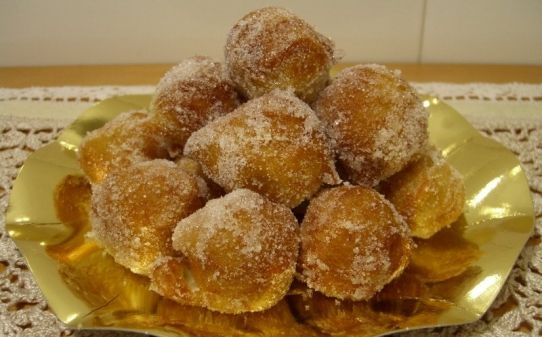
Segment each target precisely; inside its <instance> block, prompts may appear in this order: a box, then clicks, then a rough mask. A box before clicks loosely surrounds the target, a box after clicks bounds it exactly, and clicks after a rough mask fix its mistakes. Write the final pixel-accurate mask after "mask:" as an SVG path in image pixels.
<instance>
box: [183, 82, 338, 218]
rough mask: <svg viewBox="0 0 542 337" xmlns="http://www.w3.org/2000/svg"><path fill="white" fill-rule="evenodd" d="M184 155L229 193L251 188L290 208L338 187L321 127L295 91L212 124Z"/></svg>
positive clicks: (253, 102) (265, 99)
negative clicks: (326, 188) (324, 187)
mask: <svg viewBox="0 0 542 337" xmlns="http://www.w3.org/2000/svg"><path fill="white" fill-rule="evenodd" d="M184 154H185V155H186V156H189V157H191V158H193V159H195V160H197V161H198V162H199V163H200V164H201V165H202V168H203V171H204V173H205V175H207V176H208V177H210V178H211V179H213V180H214V181H215V182H216V183H218V184H219V185H220V186H222V187H223V188H224V189H225V190H226V191H232V190H234V189H236V188H249V189H251V190H254V191H256V192H259V193H261V194H263V195H265V196H266V197H268V198H269V199H271V200H273V201H275V202H280V203H282V204H285V205H287V206H288V207H291V208H293V207H295V206H297V205H299V204H300V203H301V202H302V201H303V200H304V199H307V198H309V197H310V196H311V195H312V194H314V193H315V192H316V191H317V190H318V189H319V188H320V186H321V185H322V184H323V183H327V184H336V183H338V182H339V178H338V176H337V173H336V172H335V166H334V163H333V159H332V153H331V150H330V148H329V144H328V139H327V137H326V135H325V132H324V130H323V126H322V124H321V123H320V121H319V120H318V118H317V117H316V115H315V114H314V112H313V111H312V110H311V109H310V107H309V106H308V105H307V104H305V103H304V102H303V101H301V100H299V99H298V98H297V97H296V96H295V95H294V94H293V93H292V92H291V91H284V90H274V91H272V92H271V93H269V94H266V95H264V96H262V97H259V98H257V99H253V100H251V101H248V102H247V103H245V104H244V105H242V106H240V107H239V108H238V109H236V110H235V111H233V112H232V113H230V114H228V115H226V116H224V117H221V118H219V119H217V120H215V121H213V122H211V123H209V124H208V125H206V126H205V127H203V128H201V129H200V130H198V131H196V132H194V133H193V134H192V136H191V137H190V138H189V139H188V141H187V143H186V146H185V149H184Z"/></svg>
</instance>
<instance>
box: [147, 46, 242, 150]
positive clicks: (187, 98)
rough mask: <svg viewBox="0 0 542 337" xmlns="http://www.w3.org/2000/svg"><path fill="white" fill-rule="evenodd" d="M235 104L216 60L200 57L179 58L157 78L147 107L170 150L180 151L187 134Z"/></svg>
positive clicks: (230, 83) (231, 108)
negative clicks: (164, 136)
mask: <svg viewBox="0 0 542 337" xmlns="http://www.w3.org/2000/svg"><path fill="white" fill-rule="evenodd" d="M238 105H239V99H238V97H237V92H236V91H235V89H234V85H233V83H232V82H231V81H230V79H229V78H228V76H227V74H226V72H225V69H224V67H223V66H222V64H220V63H219V62H215V61H213V60H212V59H211V58H208V57H204V56H194V57H190V58H187V59H185V60H183V61H182V62H181V63H179V64H178V65H176V66H175V67H173V68H171V69H170V70H169V71H168V72H167V73H166V74H165V75H164V76H163V77H162V79H160V82H159V83H158V85H157V87H156V91H155V93H154V96H153V100H152V103H151V108H152V110H153V112H154V114H155V117H154V119H155V120H156V122H157V123H159V124H160V126H161V128H162V129H163V130H164V131H165V132H166V133H167V135H168V140H169V143H170V144H169V146H170V152H172V153H173V154H174V153H176V152H178V151H180V150H182V147H183V146H184V143H185V142H186V140H187V139H188V137H189V136H190V134H191V133H192V132H194V131H196V130H197V129H199V128H201V127H202V126H204V125H205V124H207V123H208V122H209V121H211V120H213V119H215V118H217V117H219V116H223V115H225V114H227V113H228V112H230V111H232V110H233V109H235V108H236V107H237V106H238Z"/></svg>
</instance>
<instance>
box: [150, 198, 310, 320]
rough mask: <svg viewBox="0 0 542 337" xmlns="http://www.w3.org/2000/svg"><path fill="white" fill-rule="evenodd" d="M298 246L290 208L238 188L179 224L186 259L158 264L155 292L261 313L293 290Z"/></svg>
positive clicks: (178, 245) (176, 239)
mask: <svg viewBox="0 0 542 337" xmlns="http://www.w3.org/2000/svg"><path fill="white" fill-rule="evenodd" d="M298 245H299V237H298V233H297V221H296V219H295V217H294V215H293V214H292V212H291V211H290V210H289V209H288V208H286V207H284V206H282V205H279V204H276V203H273V202H271V201H269V200H267V199H266V198H264V197H262V196H260V195H259V194H257V193H255V192H252V191H250V190H246V189H239V190H235V191H233V192H231V193H229V194H227V195H226V196H224V197H222V198H220V199H213V200H211V201H209V202H208V203H207V204H206V205H205V207H203V208H201V209H200V210H198V211H196V212H195V213H194V214H192V215H190V216H189V217H187V218H185V219H183V220H181V221H180V222H179V224H178V225H177V227H176V228H175V232H174V233H173V247H174V248H175V249H176V250H178V251H179V252H180V253H181V257H169V258H162V259H160V260H158V261H157V263H156V268H155V269H154V271H153V273H152V276H151V281H152V284H151V289H152V290H154V291H156V292H157V293H159V294H160V295H163V296H165V297H168V298H170V299H173V300H175V301H177V302H179V303H181V304H188V305H195V306H202V307H205V308H208V309H210V310H214V311H219V312H223V313H234V314H235V313H241V312H248V311H261V310H264V309H266V308H269V307H271V306H273V305H274V304H276V303H277V302H278V301H279V300H280V299H282V298H283V297H284V295H285V294H286V292H287V291H288V288H289V286H290V284H291V282H292V280H293V277H294V272H295V265H296V260H297V254H298Z"/></svg>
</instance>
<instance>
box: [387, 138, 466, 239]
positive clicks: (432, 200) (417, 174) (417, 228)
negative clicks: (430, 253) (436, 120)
mask: <svg viewBox="0 0 542 337" xmlns="http://www.w3.org/2000/svg"><path fill="white" fill-rule="evenodd" d="M382 185H383V186H382V191H383V193H384V194H385V195H386V197H387V198H388V199H389V200H390V201H391V202H392V203H393V204H394V205H395V207H396V208H397V211H398V212H399V213H401V214H402V215H403V216H404V217H405V220H406V222H407V223H408V225H409V226H410V229H411V231H412V236H414V237H419V238H423V239H427V238H429V237H431V236H433V235H434V234H435V233H437V232H438V231H440V230H441V229H442V228H444V227H447V226H449V225H451V224H452V223H453V222H454V221H456V220H457V219H458V218H459V216H460V215H461V214H462V213H463V207H464V204H465V186H464V183H463V177H462V176H461V174H460V173H459V172H458V171H457V170H456V169H455V168H454V167H453V166H451V165H450V164H448V162H446V161H445V160H444V158H443V157H442V155H441V153H440V152H439V151H438V150H437V149H436V148H432V147H431V148H429V149H427V150H426V151H425V152H424V153H423V154H422V155H421V157H420V158H419V159H418V160H416V161H415V162H413V163H411V164H410V165H408V166H407V167H406V168H405V169H404V170H402V171H400V172H399V173H397V174H395V175H393V176H392V177H390V178H389V179H387V180H386V181H385V182H384V183H383V184H382Z"/></svg>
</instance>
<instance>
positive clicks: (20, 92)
mask: <svg viewBox="0 0 542 337" xmlns="http://www.w3.org/2000/svg"><path fill="white" fill-rule="evenodd" d="M412 85H413V86H414V87H415V88H416V89H417V90H418V91H419V92H420V93H422V94H427V95H432V96H436V97H439V98H441V99H443V100H449V101H454V100H458V101H461V100H470V101H494V102H502V101H513V102H517V101H520V102H542V84H525V83H505V84H489V83H469V84H451V83H437V82H431V83H412ZM153 91H154V86H149V85H146V86H102V87H93V86H89V87H33V88H24V89H8V88H0V102H2V101H38V102H40V101H45V102H47V101H53V102H98V101H101V100H103V99H105V98H108V97H112V96H116V95H129V94H149V93H152V92H153Z"/></svg>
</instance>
